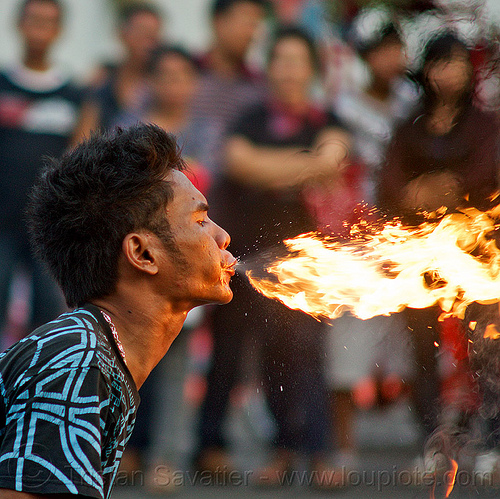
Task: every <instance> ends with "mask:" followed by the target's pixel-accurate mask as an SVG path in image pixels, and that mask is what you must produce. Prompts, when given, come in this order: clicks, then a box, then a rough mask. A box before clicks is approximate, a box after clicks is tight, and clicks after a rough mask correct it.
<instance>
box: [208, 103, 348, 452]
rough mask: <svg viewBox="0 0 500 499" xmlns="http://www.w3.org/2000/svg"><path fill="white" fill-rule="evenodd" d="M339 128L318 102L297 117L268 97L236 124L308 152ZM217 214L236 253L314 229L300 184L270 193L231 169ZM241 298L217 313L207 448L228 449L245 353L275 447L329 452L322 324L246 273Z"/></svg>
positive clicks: (243, 131) (271, 142)
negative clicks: (227, 425)
mask: <svg viewBox="0 0 500 499" xmlns="http://www.w3.org/2000/svg"><path fill="white" fill-rule="evenodd" d="M336 125H338V122H337V120H336V119H335V118H334V117H333V115H331V114H328V113H326V112H323V111H322V110H319V109H316V108H313V107H311V108H310V109H309V110H308V111H307V113H304V114H302V115H295V114H292V113H290V112H288V111H287V110H286V109H283V108H281V107H280V106H279V105H278V104H276V103H270V102H264V103H261V104H259V105H257V106H255V107H253V108H251V109H249V110H248V111H247V112H245V113H243V114H242V115H241V117H240V119H239V121H238V123H237V124H236V125H235V127H234V128H233V131H232V134H231V135H233V136H241V137H244V138H245V139H247V140H249V141H251V142H252V143H253V144H254V145H257V146H272V147H299V148H304V149H308V148H311V147H312V146H313V144H314V141H315V139H316V137H317V136H318V133H319V132H321V131H322V130H323V129H325V128H327V127H329V126H336ZM211 202H212V204H214V203H215V205H214V206H213V208H214V209H213V212H214V219H215V220H217V222H218V223H221V225H222V226H223V227H224V228H225V229H227V230H228V232H229V233H230V234H231V238H232V239H231V246H230V249H231V251H232V252H234V254H235V255H238V256H242V257H243V261H245V258H246V257H252V256H255V255H256V254H257V253H258V252H259V251H260V250H265V249H271V248H272V251H273V252H274V251H275V249H276V246H277V245H278V243H280V242H281V241H282V240H283V239H286V238H288V237H293V236H296V235H298V234H300V233H303V232H307V231H310V230H314V229H315V223H314V221H313V220H312V218H311V217H310V215H309V213H308V212H307V210H306V209H305V207H304V204H303V203H302V199H301V194H300V191H299V189H283V190H269V189H262V188H256V187H252V186H248V185H244V184H242V183H240V182H237V181H235V180H234V179H232V178H230V176H229V175H228V174H227V173H225V174H224V175H223V176H222V177H221V179H220V182H219V183H218V185H217V190H216V192H215V194H214V195H213V196H212V198H211ZM231 287H232V288H233V292H234V298H233V300H232V301H231V302H230V303H229V304H228V305H226V306H225V307H223V308H222V307H216V308H215V309H214V312H213V316H212V319H213V324H212V327H213V329H212V332H213V341H214V344H213V357H212V365H211V368H210V371H209V373H208V378H207V393H206V397H205V401H204V404H203V406H202V409H201V419H200V427H199V439H200V447H201V449H206V448H209V447H224V445H225V439H224V437H223V422H224V417H225V415H226V412H227V406H228V401H229V395H230V392H231V389H232V388H233V387H234V385H235V383H236V382H237V381H238V379H239V377H240V375H241V374H240V373H241V367H242V366H241V364H242V358H243V357H244V354H245V352H246V353H247V355H249V356H250V357H251V360H252V365H253V366H258V367H259V369H260V371H261V372H260V375H261V379H262V386H263V388H264V390H265V393H266V396H267V400H268V404H269V408H270V410H271V413H272V414H273V416H274V419H275V421H276V425H277V436H276V439H275V441H274V444H275V446H276V447H280V448H287V449H292V450H300V451H305V452H307V453H309V454H312V453H317V452H320V451H322V450H324V448H325V446H326V445H327V434H328V423H327V404H326V390H325V385H324V379H323V364H322V362H323V355H322V351H323V348H322V344H323V343H322V342H323V328H322V325H321V324H320V323H318V322H317V321H316V320H314V319H313V318H311V317H309V316H308V315H306V314H304V313H302V312H299V311H296V310H290V309H288V308H287V307H285V306H284V305H283V304H281V303H279V302H277V301H273V300H269V299H267V298H264V297H263V296H262V295H260V294H259V293H257V291H255V290H254V289H253V288H252V287H251V286H250V284H249V283H248V282H246V278H245V277H240V276H239V275H236V276H235V278H234V279H233V281H232V285H231Z"/></svg>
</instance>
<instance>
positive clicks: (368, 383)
mask: <svg viewBox="0 0 500 499" xmlns="http://www.w3.org/2000/svg"><path fill="white" fill-rule="evenodd" d="M393 18H394V16H393V13H392V12H391V11H390V10H389V9H387V8H381V7H378V8H371V9H365V10H363V11H361V12H360V13H359V15H358V16H357V17H356V19H355V20H354V22H353V24H352V27H351V31H350V36H349V37H350V41H351V43H352V44H353V46H354V48H355V49H356V51H357V53H358V54H359V55H360V56H361V58H362V59H363V61H364V62H365V64H366V66H367V69H368V71H369V73H370V81H369V84H368V86H367V87H366V88H364V89H359V90H357V89H355V88H354V89H350V90H348V91H344V92H341V93H340V94H339V95H338V97H337V99H336V100H335V103H334V109H335V111H336V114H337V115H338V116H339V118H341V119H342V121H343V123H345V125H346V126H347V127H348V129H349V131H350V132H351V133H352V137H353V152H354V154H355V155H356V156H357V157H358V159H359V160H360V164H361V168H360V173H359V174H358V176H357V178H356V177H351V184H350V185H346V187H345V188H344V192H345V194H344V192H342V193H338V194H337V196H338V197H340V199H339V200H338V201H336V202H335V203H334V204H335V205H336V206H338V205H339V204H340V203H341V202H342V198H344V199H345V198H346V197H347V195H346V194H350V193H353V192H354V193H355V194H354V195H355V199H354V200H353V201H354V203H362V202H365V203H368V204H369V206H373V205H374V203H375V187H376V183H377V177H378V175H379V174H380V168H381V165H382V163H383V161H384V156H385V150H386V147H387V145H388V143H389V141H390V138H391V134H392V130H393V127H394V124H395V122H396V121H397V120H398V119H401V118H403V117H405V116H406V115H407V114H408V113H409V111H410V109H411V106H412V104H413V103H414V102H415V100H416V97H417V95H416V92H415V91H413V92H412V91H411V87H410V85H409V84H408V83H407V82H405V80H404V79H403V73H404V70H405V60H404V53H403V43H402V41H401V39H400V35H399V33H398V31H397V29H396V26H395V24H394V21H393ZM340 194H343V195H342V196H340ZM335 213H336V211H335V210H334V209H333V208H332V210H331V217H334V216H335ZM340 216H341V218H339V220H338V222H337V223H335V222H336V221H335V220H333V219H331V220H330V225H331V226H333V227H337V226H339V225H340V224H341V223H342V222H343V221H344V220H346V218H347V215H346V214H345V213H344V214H342V213H340ZM407 346H408V341H407V334H406V327H405V323H404V320H403V319H402V318H401V317H400V316H399V315H393V316H391V317H375V318H373V319H369V320H360V319H357V318H355V317H353V316H352V315H350V314H345V315H343V316H342V317H340V318H339V319H337V320H335V321H334V323H333V326H332V327H331V328H330V329H329V333H328V364H327V368H326V375H327V381H328V385H329V387H330V389H331V391H332V398H333V410H334V423H335V429H336V434H337V439H338V444H339V448H338V454H337V460H338V464H339V465H341V466H345V467H347V468H350V469H355V468H357V466H358V449H357V442H356V435H355V430H354V420H355V419H354V417H355V413H356V409H358V408H362V409H370V408H373V407H374V406H376V405H377V403H379V402H380V400H378V399H379V398H381V399H382V400H381V401H382V402H385V403H387V402H393V401H395V400H396V399H397V397H398V395H399V394H400V392H401V388H402V381H401V378H405V377H408V375H409V374H410V369H409V368H408V364H409V362H408V361H409V358H410V357H409V352H408V350H407Z"/></svg>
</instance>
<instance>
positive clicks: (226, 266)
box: [222, 253, 238, 276]
mask: <svg viewBox="0 0 500 499" xmlns="http://www.w3.org/2000/svg"><path fill="white" fill-rule="evenodd" d="M237 263H238V261H237V260H236V258H234V256H233V255H231V254H230V253H229V258H227V259H226V260H225V261H223V262H222V270H223V271H224V272H227V273H228V274H230V275H231V276H234V274H235V267H236V264H237Z"/></svg>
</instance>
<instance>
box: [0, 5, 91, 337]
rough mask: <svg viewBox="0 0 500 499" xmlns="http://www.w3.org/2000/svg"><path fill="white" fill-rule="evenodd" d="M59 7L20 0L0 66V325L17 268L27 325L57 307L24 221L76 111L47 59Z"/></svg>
mask: <svg viewBox="0 0 500 499" xmlns="http://www.w3.org/2000/svg"><path fill="white" fill-rule="evenodd" d="M63 14H64V13H63V8H62V5H61V3H60V2H59V1H58V0H25V1H24V2H23V3H22V4H21V8H20V11H19V18H18V29H19V34H20V36H21V39H22V44H23V58H22V62H20V63H19V64H16V65H14V66H13V67H10V68H7V69H5V70H3V71H2V72H0V157H1V158H2V159H1V160H2V168H1V169H0V328H4V327H5V321H6V315H5V314H6V307H7V301H8V296H9V287H10V284H11V282H12V278H13V275H14V272H15V271H16V270H19V268H20V267H22V268H24V269H25V270H27V271H28V272H29V273H30V275H31V279H32V303H31V306H32V310H31V324H29V326H28V330H31V329H33V328H35V327H37V326H39V325H40V324H42V323H44V322H47V321H49V320H51V319H53V318H54V317H56V316H57V315H58V314H59V313H61V311H62V310H63V309H64V305H63V301H62V298H61V295H60V293H59V291H58V289H57V287H56V286H55V284H54V283H53V282H52V280H50V278H49V277H48V275H47V274H46V273H45V272H44V271H42V270H41V268H40V266H39V264H38V263H37V262H36V261H35V260H34V259H33V257H32V256H31V253H30V249H29V243H28V238H27V229H26V227H25V223H24V208H25V204H26V201H27V197H28V192H29V189H30V187H31V185H32V183H33V181H34V180H35V178H36V176H37V175H38V173H39V171H40V169H41V167H42V165H43V158H44V156H59V155H61V154H62V153H63V151H64V150H65V149H66V147H67V145H68V143H69V140H70V139H71V137H72V135H73V132H74V130H75V126H76V125H77V120H78V118H79V111H80V106H81V100H82V91H81V89H79V88H77V87H76V86H75V85H74V84H73V83H72V82H71V81H70V80H69V79H68V78H67V77H66V76H65V75H64V74H63V73H61V72H60V71H59V70H58V69H57V68H56V67H54V66H53V65H52V63H51V62H50V50H51V47H52V46H53V44H54V42H55V41H56V39H57V38H58V36H59V33H60V31H61V29H62V25H63ZM4 346H5V345H4Z"/></svg>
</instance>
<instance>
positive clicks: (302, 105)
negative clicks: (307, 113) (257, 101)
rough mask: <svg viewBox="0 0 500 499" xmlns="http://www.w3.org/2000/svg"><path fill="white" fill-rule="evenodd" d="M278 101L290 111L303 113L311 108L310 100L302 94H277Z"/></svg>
mask: <svg viewBox="0 0 500 499" xmlns="http://www.w3.org/2000/svg"><path fill="white" fill-rule="evenodd" d="M276 96H277V98H278V100H279V101H280V102H281V103H282V104H283V105H284V106H285V107H287V108H288V109H290V110H291V111H295V112H298V113H299V112H301V111H303V110H304V109H307V108H308V106H309V100H308V98H307V97H306V96H304V95H303V94H302V93H301V92H295V93H294V92H287V93H279V92H277V93H276Z"/></svg>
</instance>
